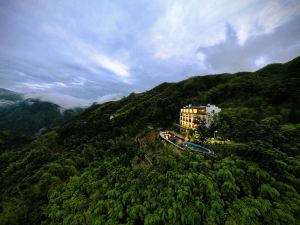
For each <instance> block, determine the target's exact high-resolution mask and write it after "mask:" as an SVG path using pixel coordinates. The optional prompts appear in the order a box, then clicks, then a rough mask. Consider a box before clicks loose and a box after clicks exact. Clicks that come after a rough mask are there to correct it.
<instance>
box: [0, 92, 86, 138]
mask: <svg viewBox="0 0 300 225" xmlns="http://www.w3.org/2000/svg"><path fill="white" fill-rule="evenodd" d="M82 111H83V109H82V108H73V109H64V108H62V107H61V106H59V105H57V104H54V103H51V102H46V101H41V100H39V99H31V98H28V99H26V98H25V97H24V95H23V94H20V93H17V92H14V91H10V90H7V89H4V88H0V132H4V131H13V132H16V133H21V134H26V135H37V134H39V133H40V132H42V131H43V130H46V129H48V128H50V127H53V126H56V125H59V124H62V123H63V122H65V121H67V120H69V119H70V118H72V117H73V116H75V115H77V114H78V113H80V112H82Z"/></svg>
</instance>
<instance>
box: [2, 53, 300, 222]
mask: <svg viewBox="0 0 300 225" xmlns="http://www.w3.org/2000/svg"><path fill="white" fill-rule="evenodd" d="M299 76H300V57H298V58H296V59H294V60H292V61H290V62H288V63H286V64H272V65H268V66H266V67H264V68H262V69H260V70H258V71H256V72H253V73H250V72H241V73H236V74H220V75H209V76H196V77H191V78H190V79H187V80H184V81H181V82H178V83H163V84H161V85H159V86H157V87H155V88H154V89H152V90H150V91H147V92H144V93H140V94H134V93H132V94H130V95H129V96H128V97H126V98H123V99H121V100H119V101H115V102H107V103H104V104H100V105H93V106H92V107H90V108H88V109H87V110H86V111H84V112H83V113H81V114H80V115H78V116H76V117H74V118H73V119H71V120H69V121H68V122H67V123H65V124H63V125H62V126H60V127H57V128H54V129H52V130H51V131H49V132H47V133H45V134H43V135H41V136H39V137H38V138H37V139H35V140H34V141H33V142H31V143H30V144H28V145H26V146H23V148H22V150H18V151H12V150H7V151H3V152H2V154H1V156H0V165H1V168H0V171H1V186H0V191H1V205H0V223H1V224H239V225H240V224H299V223H300V214H299V212H300V195H299V193H300V188H299V187H300V177H299V176H300V155H299V146H300V109H299V105H300V88H299V87H300V77H299ZM207 103H211V104H217V105H218V106H219V107H221V108H222V111H221V113H220V115H219V118H218V120H217V124H215V126H214V128H213V129H217V130H218V134H219V135H220V138H221V139H230V140H231V141H232V142H231V144H222V145H211V146H209V147H210V148H211V149H213V151H214V154H194V153H191V152H178V150H176V149H174V148H173V147H172V146H168V145H166V144H164V143H162V142H161V140H159V139H158V138H156V136H157V131H158V130H161V129H172V126H173V124H174V123H176V122H178V119H179V110H180V108H181V107H182V106H183V105H187V104H194V105H206V104H207ZM211 129H212V128H211ZM146 156H147V157H146Z"/></svg>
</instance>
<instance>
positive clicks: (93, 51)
mask: <svg viewBox="0 0 300 225" xmlns="http://www.w3.org/2000/svg"><path fill="white" fill-rule="evenodd" d="M44 31H45V32H46V33H49V34H51V35H54V36H57V37H59V38H62V39H63V40H64V41H66V42H67V43H68V45H70V47H71V49H73V51H75V53H73V55H76V56H75V57H74V56H73V58H74V60H75V62H77V63H78V64H79V65H81V66H83V67H84V68H85V69H87V70H88V71H90V72H91V73H93V74H100V71H99V68H98V67H100V68H103V69H106V70H108V71H109V72H111V73H113V74H114V75H116V76H117V77H118V78H119V79H120V80H121V81H123V82H124V83H128V84H130V83H131V81H132V80H130V72H129V70H130V69H129V66H128V65H126V64H125V63H123V62H121V61H119V60H117V59H114V58H112V57H110V56H109V55H106V54H103V53H102V52H101V51H99V50H98V49H97V47H95V46H93V45H91V44H89V43H87V42H86V41H84V40H82V39H80V38H78V37H75V36H73V35H71V34H70V33H68V32H67V31H66V30H64V29H63V28H62V27H59V26H50V25H45V26H44ZM98 48H99V47H98ZM67 55H68V54H67ZM123 55H124V54H123Z"/></svg>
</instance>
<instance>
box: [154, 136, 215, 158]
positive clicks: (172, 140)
mask: <svg viewBox="0 0 300 225" xmlns="http://www.w3.org/2000/svg"><path fill="white" fill-rule="evenodd" d="M159 136H160V137H161V138H162V139H163V140H165V141H166V142H167V143H169V144H171V145H174V146H175V147H176V148H178V149H180V150H182V151H186V150H191V151H193V152H197V153H212V150H211V149H208V148H206V147H204V146H201V145H198V144H195V143H191V142H184V137H183V136H182V135H180V134H177V133H175V132H174V131H161V132H159ZM179 144H180V145H179ZM188 145H192V146H194V147H189V146H188ZM196 148H198V149H196Z"/></svg>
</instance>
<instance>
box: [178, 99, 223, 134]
mask: <svg viewBox="0 0 300 225" xmlns="http://www.w3.org/2000/svg"><path fill="white" fill-rule="evenodd" d="M219 112H221V109H220V108H218V107H217V106H215V105H210V104H208V105H207V106H192V105H188V106H184V107H183V108H181V109H180V119H179V120H180V126H181V127H183V128H186V129H197V128H198V126H199V124H200V123H201V122H202V123H204V124H205V125H206V126H207V127H209V126H210V125H211V123H212V122H213V119H214V115H215V114H217V113H219Z"/></svg>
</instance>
